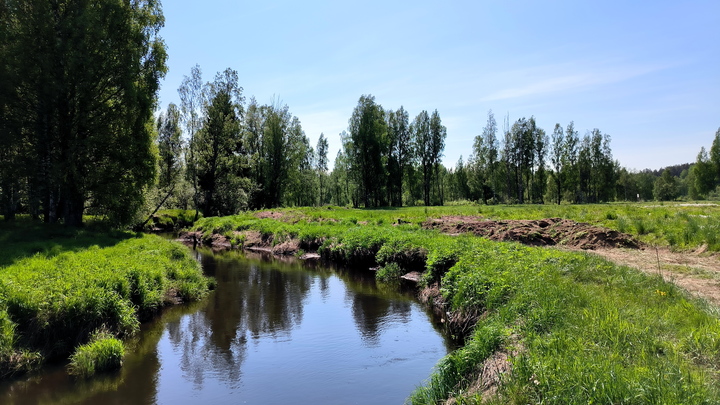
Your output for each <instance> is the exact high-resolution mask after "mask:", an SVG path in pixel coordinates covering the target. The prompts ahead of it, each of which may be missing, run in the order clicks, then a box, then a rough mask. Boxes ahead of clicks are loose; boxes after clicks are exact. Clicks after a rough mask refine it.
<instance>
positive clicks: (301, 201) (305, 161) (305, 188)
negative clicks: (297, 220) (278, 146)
mask: <svg viewBox="0 0 720 405" xmlns="http://www.w3.org/2000/svg"><path fill="white" fill-rule="evenodd" d="M285 155H286V156H285V160H286V165H287V179H286V180H285V184H286V185H285V187H284V188H285V192H284V193H283V200H282V201H283V203H284V205H294V206H310V205H314V204H315V203H316V202H317V196H316V195H315V185H314V184H315V180H316V176H315V172H314V170H313V169H314V167H313V166H314V165H315V164H314V160H315V151H314V150H313V148H312V147H311V146H310V141H309V140H308V138H307V136H305V132H304V131H303V129H302V126H301V125H300V120H299V119H298V118H297V117H293V118H292V120H291V122H290V126H289V131H288V137H287V148H286V152H285Z"/></svg>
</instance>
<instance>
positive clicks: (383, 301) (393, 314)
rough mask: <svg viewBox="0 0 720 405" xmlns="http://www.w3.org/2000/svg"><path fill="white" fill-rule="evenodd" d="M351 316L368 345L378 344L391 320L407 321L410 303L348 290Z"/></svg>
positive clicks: (408, 319)
mask: <svg viewBox="0 0 720 405" xmlns="http://www.w3.org/2000/svg"><path fill="white" fill-rule="evenodd" d="M347 299H348V300H349V301H351V302H352V312H353V318H354V319H355V324H356V325H357V327H358V329H359V330H360V333H361V334H362V338H363V340H364V341H365V343H367V344H368V345H370V346H376V345H378V344H380V335H381V334H382V332H383V331H384V329H385V326H386V325H388V324H390V323H391V322H400V323H408V322H409V321H410V311H411V308H412V305H411V303H410V302H409V301H406V300H394V299H392V300H391V299H387V298H384V297H380V296H378V295H374V294H364V293H362V292H353V291H350V290H348V292H347Z"/></svg>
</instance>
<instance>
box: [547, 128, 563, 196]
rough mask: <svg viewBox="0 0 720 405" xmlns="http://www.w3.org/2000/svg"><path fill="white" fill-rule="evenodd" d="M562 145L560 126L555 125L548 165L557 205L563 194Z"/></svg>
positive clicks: (561, 129)
mask: <svg viewBox="0 0 720 405" xmlns="http://www.w3.org/2000/svg"><path fill="white" fill-rule="evenodd" d="M564 145H565V134H564V132H563V128H562V127H561V126H560V124H555V129H554V130H553V134H552V138H551V148H550V164H552V168H553V173H552V176H553V180H554V182H555V187H556V188H557V191H556V192H557V203H558V205H560V202H561V200H562V192H563V164H564V163H565V161H566V160H565V159H563V155H564V153H563V151H564Z"/></svg>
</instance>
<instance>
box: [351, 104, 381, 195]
mask: <svg viewBox="0 0 720 405" xmlns="http://www.w3.org/2000/svg"><path fill="white" fill-rule="evenodd" d="M348 130H349V132H350V139H349V140H350V141H351V143H349V144H348V145H351V148H350V149H348V150H346V154H347V156H348V158H349V159H350V164H351V166H352V169H351V170H352V171H354V172H355V173H357V175H358V177H359V178H358V179H359V186H360V190H361V196H362V200H363V203H364V204H365V206H366V207H377V206H380V205H383V203H384V202H385V200H384V193H383V186H384V185H385V184H387V182H386V181H385V179H386V174H385V166H384V165H383V159H384V158H386V156H387V149H388V143H387V124H386V121H385V112H384V111H383V109H382V106H380V105H379V104H376V103H375V97H373V96H371V95H363V96H361V97H360V100H359V101H358V105H357V106H356V107H355V109H354V110H353V114H352V117H350V121H349V125H348Z"/></svg>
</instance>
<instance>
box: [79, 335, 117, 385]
mask: <svg viewBox="0 0 720 405" xmlns="http://www.w3.org/2000/svg"><path fill="white" fill-rule="evenodd" d="M124 356H125V347H124V346H123V343H122V341H120V340H118V339H116V338H114V337H113V335H112V334H109V333H107V332H104V333H98V334H96V335H94V336H92V337H91V339H90V342H89V343H87V344H85V345H82V346H79V347H78V348H77V350H75V353H73V355H72V356H70V364H69V366H68V368H69V373H70V374H71V375H75V376H78V377H90V376H92V375H94V374H95V373H98V372H103V371H111V370H116V369H118V368H120V367H121V366H122V360H123V357H124Z"/></svg>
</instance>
